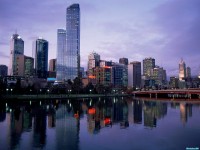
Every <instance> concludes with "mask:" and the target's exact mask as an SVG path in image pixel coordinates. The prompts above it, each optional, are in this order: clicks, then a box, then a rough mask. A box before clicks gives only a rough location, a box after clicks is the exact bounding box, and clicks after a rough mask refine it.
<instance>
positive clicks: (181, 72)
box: [179, 59, 186, 81]
mask: <svg viewBox="0 0 200 150" xmlns="http://www.w3.org/2000/svg"><path fill="white" fill-rule="evenodd" d="M185 77H186V65H185V62H184V61H183V59H181V61H180V63H179V80H180V81H181V80H184V78H185Z"/></svg>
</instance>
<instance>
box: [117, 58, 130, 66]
mask: <svg viewBox="0 0 200 150" xmlns="http://www.w3.org/2000/svg"><path fill="white" fill-rule="evenodd" d="M119 63H120V64H124V65H128V58H120V59H119Z"/></svg>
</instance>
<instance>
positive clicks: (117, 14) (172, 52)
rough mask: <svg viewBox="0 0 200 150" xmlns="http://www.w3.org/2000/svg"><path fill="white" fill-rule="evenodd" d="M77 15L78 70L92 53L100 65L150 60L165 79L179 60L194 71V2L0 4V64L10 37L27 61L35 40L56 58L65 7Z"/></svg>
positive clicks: (198, 6)
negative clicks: (15, 38)
mask: <svg viewBox="0 0 200 150" xmlns="http://www.w3.org/2000/svg"><path fill="white" fill-rule="evenodd" d="M73 3H79V4H80V10H81V39H80V42H81V48H80V53H81V66H83V67H85V69H87V60H88V55H89V53H91V52H92V51H95V52H97V53H99V54H100V55H101V59H103V60H112V61H114V62H118V60H119V58H121V57H127V58H128V59H129V62H131V61H142V60H143V59H144V58H146V57H153V58H155V59H156V65H159V66H162V67H164V69H166V71H167V75H168V76H178V64H179V62H180V59H181V58H183V59H184V61H185V63H186V66H189V67H191V70H192V75H197V74H198V73H199V71H200V61H199V57H200V0H140V1H138V0H101V1H100V0H99V1H97V0H68V1H67V0H34V1H30V0H0V35H1V36H0V64H5V65H9V53H10V45H9V43H10V37H11V36H12V34H14V33H15V32H16V30H17V33H18V34H19V35H20V36H21V37H22V39H23V40H24V42H25V55H27V56H32V42H33V39H34V38H36V37H43V38H44V39H46V40H47V41H49V59H52V58H56V50H57V48H56V47H57V46H56V45H57V33H56V32H57V29H58V28H64V29H65V28H66V8H67V7H68V6H69V5H71V4H73Z"/></svg>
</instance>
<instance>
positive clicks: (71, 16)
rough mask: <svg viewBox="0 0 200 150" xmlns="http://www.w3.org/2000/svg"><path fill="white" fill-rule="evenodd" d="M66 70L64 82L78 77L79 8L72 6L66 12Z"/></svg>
mask: <svg viewBox="0 0 200 150" xmlns="http://www.w3.org/2000/svg"><path fill="white" fill-rule="evenodd" d="M65 56H66V57H65V60H66V70H65V75H66V76H65V80H68V79H70V80H73V79H75V78H76V77H78V76H79V75H80V8H79V4H72V5H71V6H69V7H68V8H67V10H66V55H65Z"/></svg>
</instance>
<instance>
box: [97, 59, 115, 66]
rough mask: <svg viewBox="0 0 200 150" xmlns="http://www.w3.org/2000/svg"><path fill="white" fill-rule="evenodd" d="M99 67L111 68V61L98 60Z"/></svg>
mask: <svg viewBox="0 0 200 150" xmlns="http://www.w3.org/2000/svg"><path fill="white" fill-rule="evenodd" d="M99 66H100V67H106V66H112V61H106V60H100V65H99Z"/></svg>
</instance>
